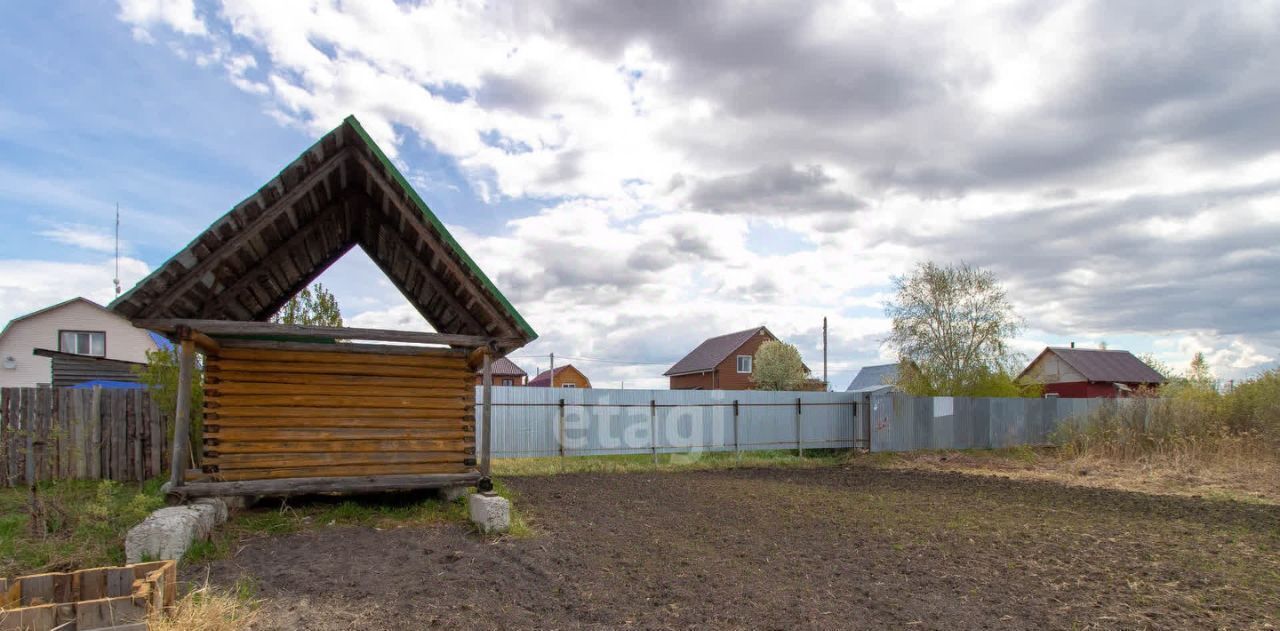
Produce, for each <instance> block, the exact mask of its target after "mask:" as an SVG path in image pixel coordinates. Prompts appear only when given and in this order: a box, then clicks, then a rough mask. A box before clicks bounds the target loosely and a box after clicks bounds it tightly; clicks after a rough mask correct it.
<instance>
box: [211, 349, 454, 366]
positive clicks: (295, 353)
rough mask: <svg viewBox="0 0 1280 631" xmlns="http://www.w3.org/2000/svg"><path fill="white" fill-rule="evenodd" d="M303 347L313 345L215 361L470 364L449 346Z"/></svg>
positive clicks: (230, 352) (231, 352)
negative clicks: (417, 349)
mask: <svg viewBox="0 0 1280 631" xmlns="http://www.w3.org/2000/svg"><path fill="white" fill-rule="evenodd" d="M299 346H311V348H310V349H308V350H274V349H261V348H226V349H223V351H222V352H221V353H218V355H217V357H216V358H215V361H227V360H239V361H258V362H308V363H316V362H322V363H329V364H355V365H358V366H367V365H370V364H374V365H378V366H411V367H419V368H424V367H425V368H464V367H465V366H466V361H465V360H464V359H463V357H462V354H461V353H458V352H457V351H453V350H448V349H423V350H426V351H428V352H430V351H435V354H428V353H422V354H420V355H379V356H377V357H371V356H370V355H369V354H368V353H348V352H346V349H345V347H346V346H347V344H310V345H308V344H305V343H303V344H300V345H299ZM370 346H373V345H370ZM317 347H320V348H317ZM442 353H448V354H447V355H445V354H442Z"/></svg>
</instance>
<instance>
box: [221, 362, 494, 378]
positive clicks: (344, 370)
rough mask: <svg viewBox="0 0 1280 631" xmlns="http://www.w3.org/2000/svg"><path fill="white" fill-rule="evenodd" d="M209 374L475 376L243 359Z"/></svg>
mask: <svg viewBox="0 0 1280 631" xmlns="http://www.w3.org/2000/svg"><path fill="white" fill-rule="evenodd" d="M206 367H207V369H208V370H209V371H220V370H231V371H236V372H277V373H285V374H296V375H363V376H366V377H432V378H440V379H454V378H456V379H465V378H466V377H471V378H472V379H474V378H475V376H474V375H473V374H472V373H471V372H470V371H467V370H460V369H455V368H443V367H427V366H423V367H415V366H382V365H378V364H364V365H361V364H334V363H319V362H317V363H308V362H263V361H248V360H239V359H219V360H210V361H209V362H208V363H207V364H206Z"/></svg>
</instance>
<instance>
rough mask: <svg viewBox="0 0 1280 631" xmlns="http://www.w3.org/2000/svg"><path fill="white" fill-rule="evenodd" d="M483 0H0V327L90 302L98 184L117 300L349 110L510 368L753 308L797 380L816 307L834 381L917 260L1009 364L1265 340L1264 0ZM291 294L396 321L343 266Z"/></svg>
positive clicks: (586, 362)
mask: <svg viewBox="0 0 1280 631" xmlns="http://www.w3.org/2000/svg"><path fill="white" fill-rule="evenodd" d="M493 4H496V5H498V6H487V5H485V4H481V3H470V2H462V3H453V2H439V3H431V4H425V3H424V4H416V3H393V2H390V1H372V0H370V1H362V2H350V3H334V2H286V1H278V2H250V1H248V0H244V1H238V0H226V1H224V2H221V3H203V2H196V3H194V4H193V3H192V2H190V0H188V1H186V2H182V1H176V2H157V1H147V0H123V1H122V2H121V3H120V4H119V5H108V4H105V3H87V2H66V3H18V4H14V5H12V6H9V7H8V8H7V9H6V19H5V20H4V22H3V24H0V35H2V36H0V57H2V58H4V59H5V60H6V63H5V64H3V66H2V67H0V86H3V89H0V321H4V320H7V319H9V318H11V317H13V316H15V315H19V314H21V313H25V312H27V311H30V310H33V309H36V308H39V307H41V306H45V305H47V304H49V303H51V302H53V301H55V300H61V299H65V298H67V297H71V296H74V295H85V296H87V297H90V298H93V299H96V300H99V301H102V302H105V301H108V300H110V298H111V295H112V289H111V278H112V276H113V274H114V269H113V262H112V248H113V240H112V237H111V230H112V221H113V216H114V212H115V206H116V204H117V203H118V204H119V205H120V211H121V216H122V223H123V225H122V228H121V236H122V240H123V244H122V247H123V256H122V259H121V262H120V276H121V278H122V279H123V281H124V283H125V285H126V286H129V285H131V284H132V283H133V282H136V280H138V279H139V278H141V277H142V276H143V275H145V273H147V272H148V271H149V270H151V269H153V268H154V267H155V266H157V265H158V264H160V263H161V262H163V261H164V260H165V259H166V258H168V256H169V255H170V254H172V253H173V252H174V251H176V250H177V249H178V248H179V247H181V246H182V245H183V244H185V243H186V242H187V241H188V240H190V239H191V238H192V237H193V236H194V235H196V234H197V233H198V232H199V231H200V230H202V229H203V228H204V227H206V226H207V225H208V224H209V223H211V222H212V221H213V220H214V219H216V218H217V217H218V216H220V215H221V214H222V213H223V212H225V211H226V210H227V209H228V208H230V207H231V206H232V205H234V204H235V203H236V202H237V201H239V200H240V199H242V198H244V197H246V196H248V195H249V194H251V193H252V192H253V191H254V190H256V189H257V188H258V187H259V186H260V185H261V184H263V183H264V182H266V181H267V180H268V179H270V178H271V177H272V176H273V175H274V174H275V173H276V172H277V171H278V170H279V169H280V168H281V167H282V166H284V165H285V164H286V163H287V162H288V161H290V160H291V159H293V158H294V157H296V156H297V155H298V154H299V153H300V152H301V151H302V150H303V149H304V148H306V147H307V146H308V145H309V144H310V143H311V142H312V141H313V140H314V139H315V138H316V137H317V136H319V135H320V134H322V133H323V132H325V131H327V130H329V129H331V128H333V127H335V126H336V125H337V124H338V123H339V122H341V120H342V118H343V117H344V116H346V115H348V114H355V115H357V116H358V117H359V118H360V120H361V122H362V123H364V125H365V127H366V128H367V129H369V131H370V132H371V133H372V134H373V135H374V137H375V138H376V139H377V141H378V142H379V143H380V144H382V146H383V148H384V149H386V150H387V151H388V153H389V154H391V155H392V156H393V158H394V159H395V160H396V161H397V163H398V164H399V166H400V167H401V169H402V170H403V171H404V172H405V174H406V175H407V176H408V177H409V178H410V180H411V181H412V182H413V183H414V185H415V187H416V188H417V189H418V190H419V192H420V193H421V194H422V196H423V198H424V199H426V200H427V202H428V204H430V205H431V206H432V208H433V209H434V210H435V212H436V213H437V214H438V215H439V216H440V217H441V218H442V219H443V220H444V221H445V222H446V223H447V224H448V225H449V226H450V229H451V230H453V231H454V233H455V234H456V235H457V236H458V237H459V239H460V240H461V241H462V243H463V245H464V246H465V247H466V248H467V249H468V251H470V252H471V253H472V255H473V257H474V258H475V259H476V260H477V261H478V262H479V263H480V265H481V266H482V267H483V268H484V269H485V270H486V271H487V272H488V273H489V275H490V276H491V277H493V278H494V279H495V281H496V283H497V285H498V286H499V288H501V289H502V290H503V291H504V292H505V293H506V295H507V296H508V297H509V298H510V299H511V300H512V302H513V303H514V304H515V305H516V306H517V308H518V309H519V310H520V311H521V312H522V313H523V314H524V315H525V316H526V318H527V319H528V320H529V321H530V323H531V324H532V325H533V326H534V328H536V329H537V330H538V331H539V333H540V334H541V335H542V337H541V339H540V340H539V341H537V342H536V343H535V344H533V345H531V346H530V347H528V348H526V349H523V350H521V351H519V352H518V356H517V358H516V359H517V361H518V363H520V364H521V365H523V366H525V368H526V369H528V370H530V371H532V369H533V368H535V366H541V367H544V368H545V366H546V361H547V360H546V358H545V355H546V354H547V353H550V352H555V353H556V354H557V356H559V357H575V358H584V359H573V360H571V361H573V362H574V363H575V364H576V365H578V366H579V367H581V368H582V369H583V370H584V371H585V372H586V373H587V374H588V375H589V376H591V377H592V378H593V380H594V381H595V382H596V384H597V385H601V386H617V385H619V383H620V382H622V381H624V380H625V382H626V386H627V387H643V386H662V385H663V384H664V383H665V382H664V380H662V379H661V378H660V375H661V373H662V371H663V370H664V369H665V368H666V366H667V365H669V364H670V363H673V362H674V361H675V360H677V359H679V358H680V356H682V355H683V354H684V352H686V351H687V350H689V348H691V347H692V346H693V345H694V344H696V343H697V342H698V341H700V340H701V339H702V338H704V337H706V336H710V335H715V334H720V333H725V332H730V331H735V330H740V329H744V328H749V327H752V326H755V325H758V324H766V325H768V326H769V327H770V329H772V330H773V331H774V332H775V333H777V334H778V335H780V336H782V337H784V338H786V339H787V340H789V341H792V342H794V343H796V344H797V345H799V346H800V349H801V352H802V353H803V354H804V356H805V359H806V362H807V363H808V364H809V365H810V366H812V367H817V366H819V365H820V364H821V346H820V331H821V323H822V318H823V317H824V316H826V317H828V318H829V320H830V331H831V332H830V351H831V352H830V357H831V360H830V361H831V363H830V366H831V381H832V382H833V384H834V385H836V386H837V387H842V386H843V384H844V383H847V381H848V380H849V379H850V378H851V377H852V375H853V373H854V372H855V371H856V369H857V367H858V366H861V365H864V364H868V363H880V362H883V361H886V360H888V359H891V357H890V355H889V353H888V351H887V349H884V348H882V347H881V345H880V340H881V339H882V338H883V337H884V335H885V332H886V330H887V322H886V321H885V319H884V316H883V309H882V303H883V301H884V300H885V299H886V298H887V297H888V296H887V293H886V292H887V291H888V288H889V285H890V279H891V277H892V276H893V275H895V274H901V273H903V272H905V271H907V270H909V269H910V268H911V267H912V266H913V265H915V264H916V263H917V262H920V261H924V260H934V261H938V262H958V261H967V262H970V263H973V264H977V265H981V266H984V267H987V268H989V269H991V270H993V271H994V272H995V273H996V274H997V275H999V277H1000V278H1001V279H1002V280H1003V281H1004V282H1005V284H1006V286H1007V288H1008V290H1009V293H1010V297H1011V298H1012V300H1013V301H1014V303H1015V304H1016V305H1017V306H1018V308H1019V310H1020V312H1021V314H1022V315H1023V317H1024V318H1025V319H1026V322H1027V325H1028V328H1027V331H1026V333H1025V335H1024V336H1023V339H1020V340H1019V341H1018V342H1019V347H1020V348H1022V349H1023V350H1024V351H1026V352H1027V353H1028V354H1034V352H1036V351H1038V350H1039V349H1040V348H1041V347H1043V346H1044V345H1045V344H1065V343H1067V342H1069V341H1075V342H1077V343H1078V344H1082V345H1095V344H1097V343H1099V342H1100V341H1103V340H1105V341H1106V342H1107V343H1108V345H1109V346H1110V347H1112V348H1128V349H1131V350H1134V351H1136V352H1153V353H1155V354H1156V356H1158V357H1160V358H1161V359H1163V360H1165V361H1167V362H1170V363H1172V364H1175V365H1180V366H1182V365H1185V364H1186V362H1187V361H1188V360H1189V358H1190V356H1191V355H1192V353H1194V352H1196V351H1204V352H1205V353H1206V354H1207V355H1208V357H1209V359H1210V362H1211V364H1212V366H1213V367H1214V369H1215V370H1216V371H1217V372H1218V373H1219V374H1220V375H1222V376H1224V377H1241V376H1246V375H1249V374H1253V373H1256V372H1257V371H1259V370H1261V369H1263V368H1266V367H1269V366H1274V365H1276V364H1277V360H1280V317H1278V316H1277V314H1280V79H1277V78H1276V76H1277V75H1276V69H1277V68H1280V4H1278V3H1276V2H1249V3H1206V2H1179V1H1169V0H1158V1H1157V0H1153V1H1150V2H1117V1H1107V2H1060V3H1044V2H999V3H960V5H961V6H960V8H954V7H949V6H946V5H949V4H950V3H941V2H930V1H925V2H905V3H893V2H888V1H884V2H880V1H875V2H847V3H842V2H829V3H814V4H812V5H809V8H808V10H802V9H798V8H797V7H795V6H791V7H785V6H782V5H781V4H780V3H754V2H752V3H735V2H712V1H698V2H687V3H676V2H671V3H643V2H636V3H631V2H628V3H596V2H572V1H566V2H548V3H511V4H514V5H516V7H518V8H512V7H511V6H505V5H504V4H503V3H493ZM979 4H984V5H985V6H981V7H980V6H978V5H979ZM535 5H536V6H535ZM322 281H324V282H327V283H329V284H330V285H331V286H333V287H334V288H336V290H337V295H338V298H339V301H340V303H341V305H342V308H343V312H344V315H345V316H346V318H347V320H348V322H349V323H352V324H358V325H368V326H397V327H416V326H423V324H422V321H421V319H420V318H418V317H417V315H416V314H415V313H414V312H413V310H412V308H410V307H409V306H408V305H407V304H406V303H405V301H404V300H403V299H402V298H401V297H400V296H399V294H398V293H397V292H396V290H395V289H394V288H393V287H391V286H390V285H389V284H388V283H386V282H385V281H383V280H382V279H381V277H380V275H379V274H378V272H377V270H376V269H375V268H374V266H373V265H372V264H371V263H370V262H369V261H368V260H367V259H365V258H364V257H363V254H362V253H359V252H358V251H357V252H353V253H352V254H351V255H349V256H348V258H347V259H344V260H343V261H341V262H339V263H338V264H337V265H335V266H334V267H333V268H331V269H330V270H329V272H327V273H326V275H325V276H324V277H323V278H322ZM539 356H541V357H539ZM598 360H610V361H608V362H605V361H598Z"/></svg>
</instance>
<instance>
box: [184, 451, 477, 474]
mask: <svg viewBox="0 0 1280 631" xmlns="http://www.w3.org/2000/svg"><path fill="white" fill-rule="evenodd" d="M468 457H469V456H468V455H466V454H463V453H461V452H449V451H360V452H352V453H296V454H222V455H219V456H216V457H210V458H208V464H212V465H217V466H218V472H219V473H221V474H223V475H225V474H227V473H228V472H230V471H232V470H241V469H262V468H271V469H295V468H312V467H336V466H355V465H394V464H405V465H418V464H445V463H455V464H461V463H462V461H463V460H464V459H466V458H468Z"/></svg>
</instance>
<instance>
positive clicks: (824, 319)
mask: <svg viewBox="0 0 1280 631" xmlns="http://www.w3.org/2000/svg"><path fill="white" fill-rule="evenodd" d="M822 387H823V389H825V390H831V382H829V381H827V316H822Z"/></svg>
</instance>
